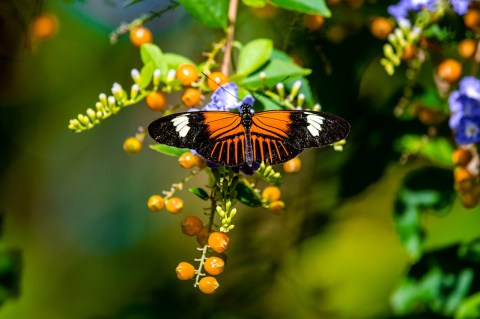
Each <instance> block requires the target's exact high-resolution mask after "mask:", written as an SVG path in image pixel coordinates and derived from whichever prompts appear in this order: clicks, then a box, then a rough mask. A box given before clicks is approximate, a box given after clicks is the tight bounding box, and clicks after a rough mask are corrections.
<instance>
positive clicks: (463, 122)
mask: <svg viewBox="0 0 480 319" xmlns="http://www.w3.org/2000/svg"><path fill="white" fill-rule="evenodd" d="M455 140H456V141H457V143H458V144H473V143H476V142H478V141H480V117H478V116H476V117H467V116H464V117H462V118H461V119H460V121H459V123H458V127H457V129H456V130H455Z"/></svg>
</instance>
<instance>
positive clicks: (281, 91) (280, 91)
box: [276, 83, 285, 99]
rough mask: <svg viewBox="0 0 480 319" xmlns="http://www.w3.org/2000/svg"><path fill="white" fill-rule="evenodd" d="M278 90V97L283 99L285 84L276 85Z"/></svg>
mask: <svg viewBox="0 0 480 319" xmlns="http://www.w3.org/2000/svg"><path fill="white" fill-rule="evenodd" d="M276 88H277V91H278V95H280V98H282V99H283V97H284V96H285V86H284V85H283V83H278V84H277V85H276Z"/></svg>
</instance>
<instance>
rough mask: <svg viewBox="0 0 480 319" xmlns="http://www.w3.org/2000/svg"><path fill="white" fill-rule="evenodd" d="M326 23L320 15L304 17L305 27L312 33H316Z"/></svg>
mask: <svg viewBox="0 0 480 319" xmlns="http://www.w3.org/2000/svg"><path fill="white" fill-rule="evenodd" d="M324 23H325V18H324V17H322V16H321V15H319V14H306V15H305V16H304V17H303V25H304V26H305V28H307V29H308V30H310V31H316V30H318V29H320V28H321V27H322V25H323V24H324Z"/></svg>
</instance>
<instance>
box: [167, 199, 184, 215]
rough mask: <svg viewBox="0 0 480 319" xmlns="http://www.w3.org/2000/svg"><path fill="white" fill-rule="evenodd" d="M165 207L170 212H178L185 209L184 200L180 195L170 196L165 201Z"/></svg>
mask: <svg viewBox="0 0 480 319" xmlns="http://www.w3.org/2000/svg"><path fill="white" fill-rule="evenodd" d="M165 208H166V209H167V211H168V212H169V213H172V214H178V213H180V212H181V211H182V209H183V200H182V199H181V198H178V197H170V198H169V199H167V202H166V203H165Z"/></svg>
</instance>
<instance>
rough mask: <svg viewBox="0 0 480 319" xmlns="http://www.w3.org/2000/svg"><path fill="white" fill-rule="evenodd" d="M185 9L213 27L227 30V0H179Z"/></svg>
mask: <svg viewBox="0 0 480 319" xmlns="http://www.w3.org/2000/svg"><path fill="white" fill-rule="evenodd" d="M178 2H180V4H181V5H182V6H184V7H185V10H187V12H188V13H189V14H190V15H191V16H192V17H194V18H195V19H197V20H198V21H200V22H201V23H203V24H204V25H206V26H207V27H211V28H219V29H223V30H226V29H227V22H228V4H229V1H227V0H179V1H178Z"/></svg>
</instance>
